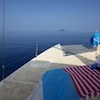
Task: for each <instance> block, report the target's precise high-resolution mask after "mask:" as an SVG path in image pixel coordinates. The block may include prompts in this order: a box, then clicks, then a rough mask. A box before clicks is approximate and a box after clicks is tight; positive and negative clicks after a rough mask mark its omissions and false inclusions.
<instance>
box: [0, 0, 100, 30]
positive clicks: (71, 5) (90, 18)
mask: <svg viewBox="0 0 100 100" xmlns="http://www.w3.org/2000/svg"><path fill="white" fill-rule="evenodd" d="M2 6H3V0H0V28H1V29H2ZM5 13H6V20H5V21H6V27H5V28H6V31H41V30H44V31H49V30H50V31H53V30H54V31H55V30H59V29H61V28H64V29H66V30H72V31H82V32H84V31H96V30H100V0H6V12H5Z"/></svg>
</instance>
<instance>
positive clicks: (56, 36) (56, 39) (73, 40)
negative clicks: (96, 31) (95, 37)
mask: <svg viewBox="0 0 100 100" xmlns="http://www.w3.org/2000/svg"><path fill="white" fill-rule="evenodd" d="M92 34H93V33H92V32H66V31H25V32H19V31H16V32H5V34H4V50H3V45H2V44H3V42H2V41H3V38H2V37H3V33H2V32H1V33H0V80H2V76H3V74H4V77H7V76H8V75H10V74H11V73H13V72H14V71H15V70H17V69H18V68H20V67H21V66H22V65H24V64H25V63H27V62H28V61H30V60H31V59H32V58H33V57H35V53H36V44H38V54H40V53H42V52H43V51H45V50H47V49H48V48H50V47H52V46H54V45H56V44H61V45H74V44H83V45H87V46H92V45H91V44H90V38H91V36H92ZM2 59H4V64H5V69H2V64H3V63H2V62H3V61H2Z"/></svg>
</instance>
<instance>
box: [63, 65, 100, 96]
mask: <svg viewBox="0 0 100 100" xmlns="http://www.w3.org/2000/svg"><path fill="white" fill-rule="evenodd" d="M64 70H65V71H67V72H68V73H69V74H70V75H71V77H72V80H73V81H74V84H75V86H76V89H77V91H78V93H79V95H80V96H82V97H83V98H86V97H88V96H89V97H91V96H92V97H93V96H98V95H100V72H99V71H97V70H92V69H91V68H90V67H89V66H77V67H67V68H64Z"/></svg>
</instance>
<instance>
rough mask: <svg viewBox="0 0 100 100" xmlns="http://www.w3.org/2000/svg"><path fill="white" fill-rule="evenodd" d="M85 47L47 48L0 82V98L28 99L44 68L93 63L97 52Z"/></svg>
mask: <svg viewBox="0 0 100 100" xmlns="http://www.w3.org/2000/svg"><path fill="white" fill-rule="evenodd" d="M81 47H82V48H84V49H82V48H81ZM69 48H70V49H69ZM80 48H81V49H80ZM71 49H72V50H73V51H74V52H73V51H71ZM74 49H75V50H74ZM86 49H87V48H85V47H83V46H82V45H66V46H61V45H60V44H57V45H55V46H53V47H51V48H49V49H48V50H46V51H44V52H43V53H41V54H40V55H38V56H37V57H35V58H33V59H32V60H31V61H29V62H28V63H26V64H25V65H23V66H22V67H21V68H19V69H18V70H17V71H15V72H14V73H12V74H11V75H10V76H8V77H7V78H5V79H4V80H3V81H1V82H0V100H30V99H31V96H32V95H33V94H34V93H35V91H36V89H37V87H38V86H39V82H40V80H41V78H42V74H43V73H44V72H45V71H46V70H49V69H53V68H63V67H67V66H79V65H88V64H92V63H94V62H95V61H96V54H97V52H96V51H95V50H92V51H89V50H87V51H86ZM79 50H81V51H82V50H83V51H82V52H79ZM84 50H85V52H84ZM69 51H71V52H69ZM66 52H67V53H69V54H68V55H66ZM98 53H99V52H98ZM99 54H100V53H99Z"/></svg>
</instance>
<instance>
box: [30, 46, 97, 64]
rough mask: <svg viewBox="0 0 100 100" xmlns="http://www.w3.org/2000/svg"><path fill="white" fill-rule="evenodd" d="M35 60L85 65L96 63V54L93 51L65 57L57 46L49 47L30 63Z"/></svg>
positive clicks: (60, 47)
mask: <svg viewBox="0 0 100 100" xmlns="http://www.w3.org/2000/svg"><path fill="white" fill-rule="evenodd" d="M36 60H41V61H48V62H51V63H61V64H69V65H70V64H71V65H86V64H91V63H93V62H95V61H96V53H95V51H93V52H85V53H78V54H76V55H69V56H65V55H64V52H63V49H62V46H61V45H60V44H57V45H55V46H54V47H51V48H50V49H48V50H46V51H44V52H43V53H41V54H40V55H38V56H37V57H36V58H34V59H32V61H36Z"/></svg>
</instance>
